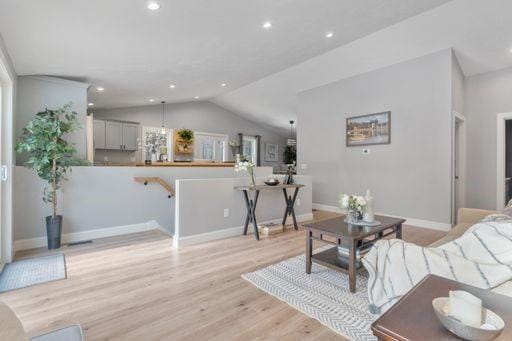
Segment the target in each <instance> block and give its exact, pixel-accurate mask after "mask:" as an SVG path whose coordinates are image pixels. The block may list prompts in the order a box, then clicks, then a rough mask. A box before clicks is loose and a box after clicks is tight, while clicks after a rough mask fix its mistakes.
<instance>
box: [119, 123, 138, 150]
mask: <svg viewBox="0 0 512 341" xmlns="http://www.w3.org/2000/svg"><path fill="white" fill-rule="evenodd" d="M138 131H139V125H138V124H134V123H123V150H137V137H138V136H137V135H138Z"/></svg>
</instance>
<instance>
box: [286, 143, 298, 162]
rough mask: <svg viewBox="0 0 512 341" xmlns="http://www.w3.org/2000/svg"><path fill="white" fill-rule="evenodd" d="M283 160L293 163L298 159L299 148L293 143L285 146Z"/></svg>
mask: <svg viewBox="0 0 512 341" xmlns="http://www.w3.org/2000/svg"><path fill="white" fill-rule="evenodd" d="M283 161H284V163H285V164H286V165H291V164H292V163H294V162H295V161H297V148H296V147H295V146H292V145H288V146H286V147H285V148H284V152H283Z"/></svg>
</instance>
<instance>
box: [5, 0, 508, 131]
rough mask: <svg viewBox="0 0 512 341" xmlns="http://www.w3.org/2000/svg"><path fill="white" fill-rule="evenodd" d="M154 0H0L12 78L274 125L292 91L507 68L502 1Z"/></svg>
mask: <svg viewBox="0 0 512 341" xmlns="http://www.w3.org/2000/svg"><path fill="white" fill-rule="evenodd" d="M155 1H156V2H157V3H158V4H159V5H160V9H159V10H157V11H150V10H148V8H147V4H148V2H147V1H146V0H131V1H126V0H108V1H104V0H78V1H69V0H45V1H40V0H0V33H1V34H2V36H3V38H4V41H5V44H6V46H7V49H8V52H9V54H10V56H11V58H12V60H13V63H14V66H15V69H16V71H17V73H18V74H19V75H29V74H43V75H52V76H58V77H64V78H69V79H76V80H82V81H86V82H88V83H91V84H92V85H93V86H92V87H91V90H90V93H89V98H90V101H91V102H93V103H94V104H95V105H94V107H95V108H114V107H128V106H138V105H147V104H150V102H149V100H150V99H152V100H154V102H155V103H157V102H159V101H161V100H165V101H167V102H184V101H194V100H212V101H213V102H215V103H217V104H219V105H222V106H224V107H226V108H228V109H231V110H233V111H235V112H237V113H239V114H240V115H243V116H246V117H248V118H250V119H253V120H255V121H261V122H263V123H266V124H270V125H273V126H275V127H282V128H284V129H286V127H287V124H288V120H289V119H293V118H295V117H296V110H297V98H296V94H297V92H300V91H303V90H306V89H310V88H313V87H316V86H319V85H322V84H326V83H329V82H332V81H335V80H337V79H341V78H346V77H350V76H353V75H355V74H358V73H362V72H367V71H370V70H373V69H376V68H379V67H384V66H387V65H390V64H393V63H397V62H400V61H403V60H406V59H410V58H414V57H417V56H420V55H424V54H427V53H430V52H434V51H437V50H440V49H443V48H450V47H453V48H454V49H455V52H456V53H457V56H458V58H459V60H460V62H461V65H462V68H463V70H464V72H465V73H466V74H467V75H471V74H475V73H480V72H486V71H489V70H494V69H499V68H503V67H507V66H512V55H510V53H509V49H510V47H512V46H509V44H512V39H511V38H510V37H511V36H512V31H511V28H510V27H512V26H511V25H510V22H512V2H511V1H508V0H487V1H481V0H454V1H448V0H421V1H410V0H343V1H341V0H315V1H311V0H255V1H241V0H215V1H212V0H155ZM267 21H268V22H270V23H271V27H270V28H264V27H263V24H264V23H265V22H267ZM328 32H332V33H333V36H332V37H330V38H328V37H327V36H326V34H327V33H328ZM171 84H172V85H174V88H170V85H171ZM222 84H225V86H222ZM97 87H103V88H104V89H105V90H104V91H97ZM197 97H198V98H197ZM283 132H286V130H283Z"/></svg>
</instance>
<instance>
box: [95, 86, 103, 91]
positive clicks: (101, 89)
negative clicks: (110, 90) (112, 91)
mask: <svg viewBox="0 0 512 341" xmlns="http://www.w3.org/2000/svg"><path fill="white" fill-rule="evenodd" d="M96 90H98V91H105V88H103V87H101V86H98V87H97V88H96Z"/></svg>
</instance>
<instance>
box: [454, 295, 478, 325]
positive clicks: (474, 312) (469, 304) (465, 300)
mask: <svg viewBox="0 0 512 341" xmlns="http://www.w3.org/2000/svg"><path fill="white" fill-rule="evenodd" d="M449 305H450V313H449V315H450V316H453V317H455V318H456V319H458V320H460V321H461V322H462V323H464V324H466V325H468V326H472V327H476V328H479V327H480V326H481V325H482V300H481V299H479V298H478V297H476V296H474V295H472V294H470V293H469V292H466V291H462V290H454V291H450V299H449Z"/></svg>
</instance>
